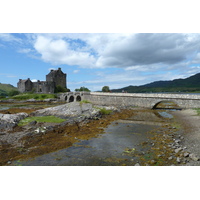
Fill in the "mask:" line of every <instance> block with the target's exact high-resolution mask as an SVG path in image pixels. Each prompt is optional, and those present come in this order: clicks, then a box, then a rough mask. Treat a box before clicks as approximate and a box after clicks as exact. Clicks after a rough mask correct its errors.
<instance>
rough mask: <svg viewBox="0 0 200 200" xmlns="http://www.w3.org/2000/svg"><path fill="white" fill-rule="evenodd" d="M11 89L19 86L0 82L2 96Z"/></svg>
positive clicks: (0, 94)
mask: <svg viewBox="0 0 200 200" xmlns="http://www.w3.org/2000/svg"><path fill="white" fill-rule="evenodd" d="M11 90H17V88H16V87H14V86H13V85H10V84H3V83H0V96H7V95H8V92H9V91H11Z"/></svg>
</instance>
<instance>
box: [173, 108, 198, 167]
mask: <svg viewBox="0 0 200 200" xmlns="http://www.w3.org/2000/svg"><path fill="white" fill-rule="evenodd" d="M175 115H176V116H177V120H178V121H179V123H180V124H181V126H182V128H183V137H184V140H183V141H182V145H183V146H184V147H186V148H187V151H188V152H191V153H194V154H195V155H196V156H197V157H200V116H198V115H197V112H196V111H195V110H192V109H187V110H182V111H180V112H176V113H175ZM186 165H187V166H200V161H193V160H190V162H188V163H187V164H186Z"/></svg>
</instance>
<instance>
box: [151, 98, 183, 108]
mask: <svg viewBox="0 0 200 200" xmlns="http://www.w3.org/2000/svg"><path fill="white" fill-rule="evenodd" d="M152 109H181V108H180V106H179V105H178V103H176V102H175V101H172V100H161V101H158V102H157V103H155V104H154V106H153V107H152Z"/></svg>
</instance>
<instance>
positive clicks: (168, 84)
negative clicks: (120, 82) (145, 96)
mask: <svg viewBox="0 0 200 200" xmlns="http://www.w3.org/2000/svg"><path fill="white" fill-rule="evenodd" d="M122 91H126V92H129V93H134V92H135V93H139V92H142V93H143V92H200V73H198V74H195V75H193V76H190V77H188V78H185V79H175V80H172V81H155V82H152V83H149V84H145V85H141V86H132V85H130V86H127V87H124V88H121V89H114V90H112V92H122Z"/></svg>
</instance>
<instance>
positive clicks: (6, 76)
mask: <svg viewBox="0 0 200 200" xmlns="http://www.w3.org/2000/svg"><path fill="white" fill-rule="evenodd" d="M58 67H61V69H62V71H63V72H64V73H66V74H67V87H68V88H69V89H70V90H71V91H74V90H75V89H76V88H80V87H82V86H84V87H87V88H88V89H90V90H91V91H98V90H101V89H102V87H103V86H109V87H110V89H118V88H122V87H125V86H129V85H143V84H146V83H150V82H153V81H158V80H173V79H177V78H186V77H189V76H191V75H194V74H196V73H199V72H200V34H198V33H195V34H190V33H52V34H51V33H40V34H39V33H0V68H1V70H0V82H1V83H10V84H12V85H14V86H17V82H18V80H19V79H27V78H30V79H31V80H33V81H36V80H45V78H46V74H48V73H49V71H50V70H51V69H57V68H58Z"/></svg>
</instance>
